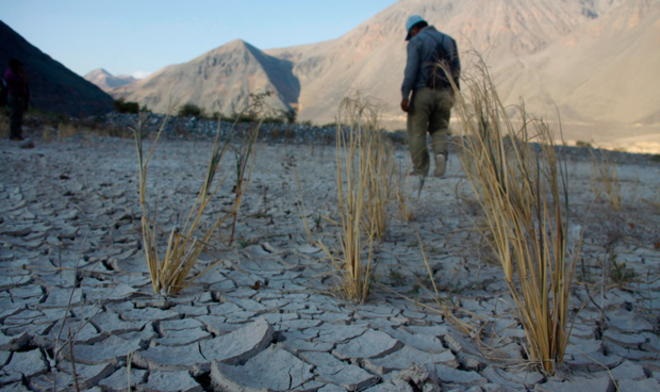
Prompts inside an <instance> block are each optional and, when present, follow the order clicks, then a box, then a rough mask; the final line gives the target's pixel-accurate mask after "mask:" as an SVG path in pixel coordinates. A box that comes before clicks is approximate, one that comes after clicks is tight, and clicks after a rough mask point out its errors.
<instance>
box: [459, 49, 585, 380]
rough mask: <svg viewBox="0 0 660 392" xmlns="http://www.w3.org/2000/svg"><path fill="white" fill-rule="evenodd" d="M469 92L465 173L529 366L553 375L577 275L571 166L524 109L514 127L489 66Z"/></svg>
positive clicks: (463, 105)
mask: <svg viewBox="0 0 660 392" xmlns="http://www.w3.org/2000/svg"><path fill="white" fill-rule="evenodd" d="M463 84H464V87H463V90H462V92H459V93H457V97H456V98H457V100H456V101H457V105H456V108H455V109H456V112H457V113H458V116H459V117H460V119H461V120H462V122H463V126H464V132H465V134H464V137H463V146H462V147H463V152H462V155H461V159H462V163H463V167H464V170H465V172H466V174H467V176H468V178H469V180H470V182H471V184H472V187H473V189H474V191H475V194H476V195H477V198H478V200H479V203H480V205H481V209H482V211H483V213H484V215H485V218H486V222H487V226H488V229H489V232H490V236H491V237H490V240H491V244H492V248H493V250H494V253H495V254H496V255H497V258H498V260H499V262H500V264H501V266H502V269H503V271H504V277H505V279H506V282H507V284H508V286H509V290H510V293H511V296H512V297H513V300H514V301H515V303H516V305H517V309H518V313H519V317H520V321H521V323H522V325H523V327H524V330H525V335H526V340H527V350H528V354H529V358H530V360H531V361H533V362H535V363H538V364H539V365H540V366H541V368H542V369H543V370H544V371H545V372H547V373H549V374H552V373H553V372H554V371H555V367H556V365H557V364H558V363H561V362H562V360H563V357H564V352H565V348H566V345H567V343H568V337H569V330H568V310H569V297H570V288H571V285H572V283H573V275H574V268H575V263H574V258H571V257H570V256H569V253H570V252H569V249H567V243H568V222H567V214H568V196H567V194H568V192H567V189H566V171H565V166H564V165H563V164H562V162H561V161H560V160H559V157H558V156H557V154H556V152H555V148H554V145H553V137H552V135H551V132H550V129H549V127H548V126H547V125H546V124H545V123H544V122H542V121H538V120H531V119H529V118H528V117H527V115H526V112H525V109H524V107H523V106H521V107H520V108H518V110H517V113H518V116H519V118H516V119H515V121H514V120H513V118H512V117H513V115H512V114H511V113H512V112H511V109H510V108H505V107H504V106H503V105H502V103H501V101H500V99H499V97H498V95H497V92H496V91H495V88H494V86H493V83H492V80H491V78H490V75H489V74H488V70H487V68H486V66H485V64H484V63H483V62H479V63H478V65H477V67H476V75H475V76H474V78H472V79H468V80H467V81H465V82H464V83H463ZM514 124H518V125H514ZM520 124H522V125H520Z"/></svg>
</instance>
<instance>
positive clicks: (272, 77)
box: [124, 0, 660, 149]
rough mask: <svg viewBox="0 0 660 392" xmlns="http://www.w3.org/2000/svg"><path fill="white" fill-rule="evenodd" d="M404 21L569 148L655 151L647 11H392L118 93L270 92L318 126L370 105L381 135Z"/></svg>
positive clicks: (449, 0)
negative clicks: (419, 25)
mask: <svg viewBox="0 0 660 392" xmlns="http://www.w3.org/2000/svg"><path fill="white" fill-rule="evenodd" d="M411 14H420V15H422V16H423V17H424V18H425V19H426V20H428V21H429V22H430V23H431V24H433V25H435V26H436V27H437V28H438V29H439V30H441V31H444V32H446V33H449V34H450V35H452V36H453V37H454V38H456V40H457V42H458V45H459V50H460V53H461V58H462V62H463V70H464V72H463V75H465V77H469V76H470V74H471V73H473V70H474V68H473V64H474V63H475V61H476V56H475V53H477V52H478V53H479V54H480V56H481V57H482V58H483V59H484V60H485V62H486V64H487V65H488V67H489V71H490V73H491V75H492V78H493V80H494V81H495V84H496V86H497V87H498V91H499V93H500V95H501V97H502V99H503V101H504V103H505V104H506V105H514V104H519V103H520V100H521V98H524V100H525V105H526V109H527V110H528V111H529V112H530V113H532V114H537V115H540V116H544V117H546V118H548V119H550V120H555V119H556V118H557V117H558V116H557V109H559V112H560V113H561V120H562V124H563V125H564V127H563V128H564V129H563V131H564V137H565V138H566V139H568V140H569V141H576V140H582V141H595V142H597V143H598V144H599V145H603V146H605V145H608V144H609V145H615V144H616V145H619V146H621V145H624V146H629V145H632V143H643V142H647V143H648V142H650V141H651V142H653V143H656V145H657V147H658V148H659V149H660V109H659V108H660V89H658V88H657V82H656V81H657V69H660V51H658V50H657V48H658V44H659V43H660V42H659V41H658V37H660V23H658V21H659V20H660V1H657V0H400V1H398V2H397V3H395V4H393V5H392V6H390V7H388V8H387V9H385V10H383V11H381V12H380V13H378V14H376V15H374V16H373V17H372V18H371V19H369V20H367V21H365V22H364V23H362V24H360V25H358V26H356V27H355V28H354V29H353V30H351V31H349V32H347V33H346V34H344V35H343V36H341V37H338V38H337V39H333V40H329V41H324V42H319V43H316V44H311V45H302V46H294V47H287V48H277V49H269V50H265V51H260V50H258V49H256V48H254V47H252V46H250V45H249V44H246V43H237V42H236V41H234V42H230V43H228V44H226V45H223V46H221V47H219V48H217V49H214V50H213V51H211V52H208V53H207V54H204V55H202V56H200V57H199V58H197V59H194V60H192V61H191V62H189V63H186V64H182V65H178V66H173V67H168V68H166V69H164V70H163V71H161V73H162V74H161V75H154V76H153V77H151V78H148V79H145V80H144V81H141V82H139V83H136V84H134V85H131V86H128V87H126V88H125V89H124V94H126V95H128V96H129V99H130V97H132V98H134V99H135V100H138V101H140V103H143V104H145V103H146V104H147V105H148V106H149V107H152V105H156V106H155V107H154V109H155V110H158V111H164V110H165V109H166V108H165V106H167V105H164V104H163V103H162V102H163V101H164V100H166V99H167V100H173V101H176V100H178V101H181V102H186V101H192V102H193V103H195V104H197V105H199V106H202V107H209V108H210V107H211V106H213V107H219V106H218V105H217V104H216V103H215V102H216V101H218V99H219V98H220V97H221V99H222V100H224V101H229V102H232V103H237V102H242V101H241V100H242V99H243V100H244V98H245V97H246V95H247V93H248V92H254V91H257V90H258V89H263V88H273V89H275V90H274V91H276V92H277V93H276V95H277V96H278V97H279V99H278V100H277V102H276V105H277V107H279V108H282V107H284V108H291V107H293V108H297V110H298V116H297V118H298V119H299V120H303V121H305V120H309V121H312V122H314V123H328V122H332V121H333V120H334V118H335V114H336V110H337V107H338V104H339V102H340V101H341V99H342V98H343V97H345V96H347V95H350V94H352V93H355V92H360V93H361V94H363V95H368V96H371V97H376V99H377V100H378V102H379V103H380V106H381V108H382V118H381V120H382V123H383V125H385V126H386V127H388V128H398V129H402V128H405V115H404V113H403V112H401V110H400V109H399V102H400V100H401V97H400V93H399V88H400V84H401V79H402V75H403V68H404V65H405V52H406V42H405V41H404V37H405V32H404V22H405V20H406V18H407V17H408V16H409V15H411ZM222 56H225V57H227V58H232V59H233V60H232V61H217V62H215V63H213V65H214V66H213V73H214V74H220V75H225V76H224V77H223V78H219V77H210V76H207V74H206V73H202V72H201V71H199V70H200V69H201V68H200V67H202V68H204V67H206V68H204V69H209V70H210V67H209V66H208V64H207V63H206V62H207V61H208V59H213V58H218V59H219V58H220V57H222ZM223 58H224V57H223ZM264 59H268V61H264ZM203 64H206V65H205V66H203ZM165 75H170V76H168V77H165ZM173 75H177V76H176V77H174V76H173ZM177 78H179V79H177ZM175 86H176V88H175ZM150 103H151V104H150ZM220 106H221V107H224V108H227V105H224V106H222V105H220ZM207 110H208V109H207ZM454 126H455V127H458V126H459V124H457V123H454Z"/></svg>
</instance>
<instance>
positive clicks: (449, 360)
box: [365, 346, 458, 374]
mask: <svg viewBox="0 0 660 392" xmlns="http://www.w3.org/2000/svg"><path fill="white" fill-rule="evenodd" d="M436 363H443V364H445V365H448V366H453V367H456V366H458V362H457V361H456V357H454V354H452V352H451V351H449V350H445V352H444V353H440V354H438V353H427V352H424V351H421V350H418V349H416V348H414V347H410V346H404V347H403V348H401V349H400V350H397V351H394V352H393V353H391V354H388V355H385V356H383V357H379V358H373V359H367V360H366V361H365V367H367V368H368V369H369V370H372V371H374V372H376V373H378V374H385V373H389V372H391V371H393V370H403V369H407V368H409V367H410V366H412V365H413V364H417V365H422V366H423V365H427V364H431V365H432V364H436Z"/></svg>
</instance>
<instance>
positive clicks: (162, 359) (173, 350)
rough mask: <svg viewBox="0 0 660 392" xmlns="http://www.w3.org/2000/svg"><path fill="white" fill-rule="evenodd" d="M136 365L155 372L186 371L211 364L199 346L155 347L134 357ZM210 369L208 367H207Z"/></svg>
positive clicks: (139, 352)
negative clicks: (196, 366) (201, 352)
mask: <svg viewBox="0 0 660 392" xmlns="http://www.w3.org/2000/svg"><path fill="white" fill-rule="evenodd" d="M133 361H134V362H135V364H136V365H138V366H140V367H143V368H147V369H154V370H170V371H171V370H186V369H189V368H191V367H193V366H195V365H198V364H203V363H209V362H210V361H208V360H207V359H206V358H204V357H203V356H202V355H201V354H200V352H199V348H198V346H197V344H194V345H192V347H191V346H174V347H172V346H154V347H149V348H147V349H146V350H142V351H138V352H136V353H135V354H134V355H133ZM207 367H208V366H207Z"/></svg>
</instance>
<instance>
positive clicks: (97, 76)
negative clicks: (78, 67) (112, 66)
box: [85, 68, 137, 92]
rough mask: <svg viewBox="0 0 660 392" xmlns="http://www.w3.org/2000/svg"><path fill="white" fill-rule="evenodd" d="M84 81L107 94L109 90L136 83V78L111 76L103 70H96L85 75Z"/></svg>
mask: <svg viewBox="0 0 660 392" xmlns="http://www.w3.org/2000/svg"><path fill="white" fill-rule="evenodd" d="M85 80H87V81H88V82H91V83H94V84H95V85H96V86H98V87H99V88H100V89H101V90H103V91H105V92H109V91H110V90H112V89H114V88H117V87H122V86H126V85H127V84H131V83H133V82H135V81H137V79H136V78H134V77H132V76H130V75H117V76H115V75H113V74H111V73H110V72H108V71H106V70H105V69H103V68H97V69H95V70H93V71H90V72H88V73H87V74H85Z"/></svg>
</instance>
